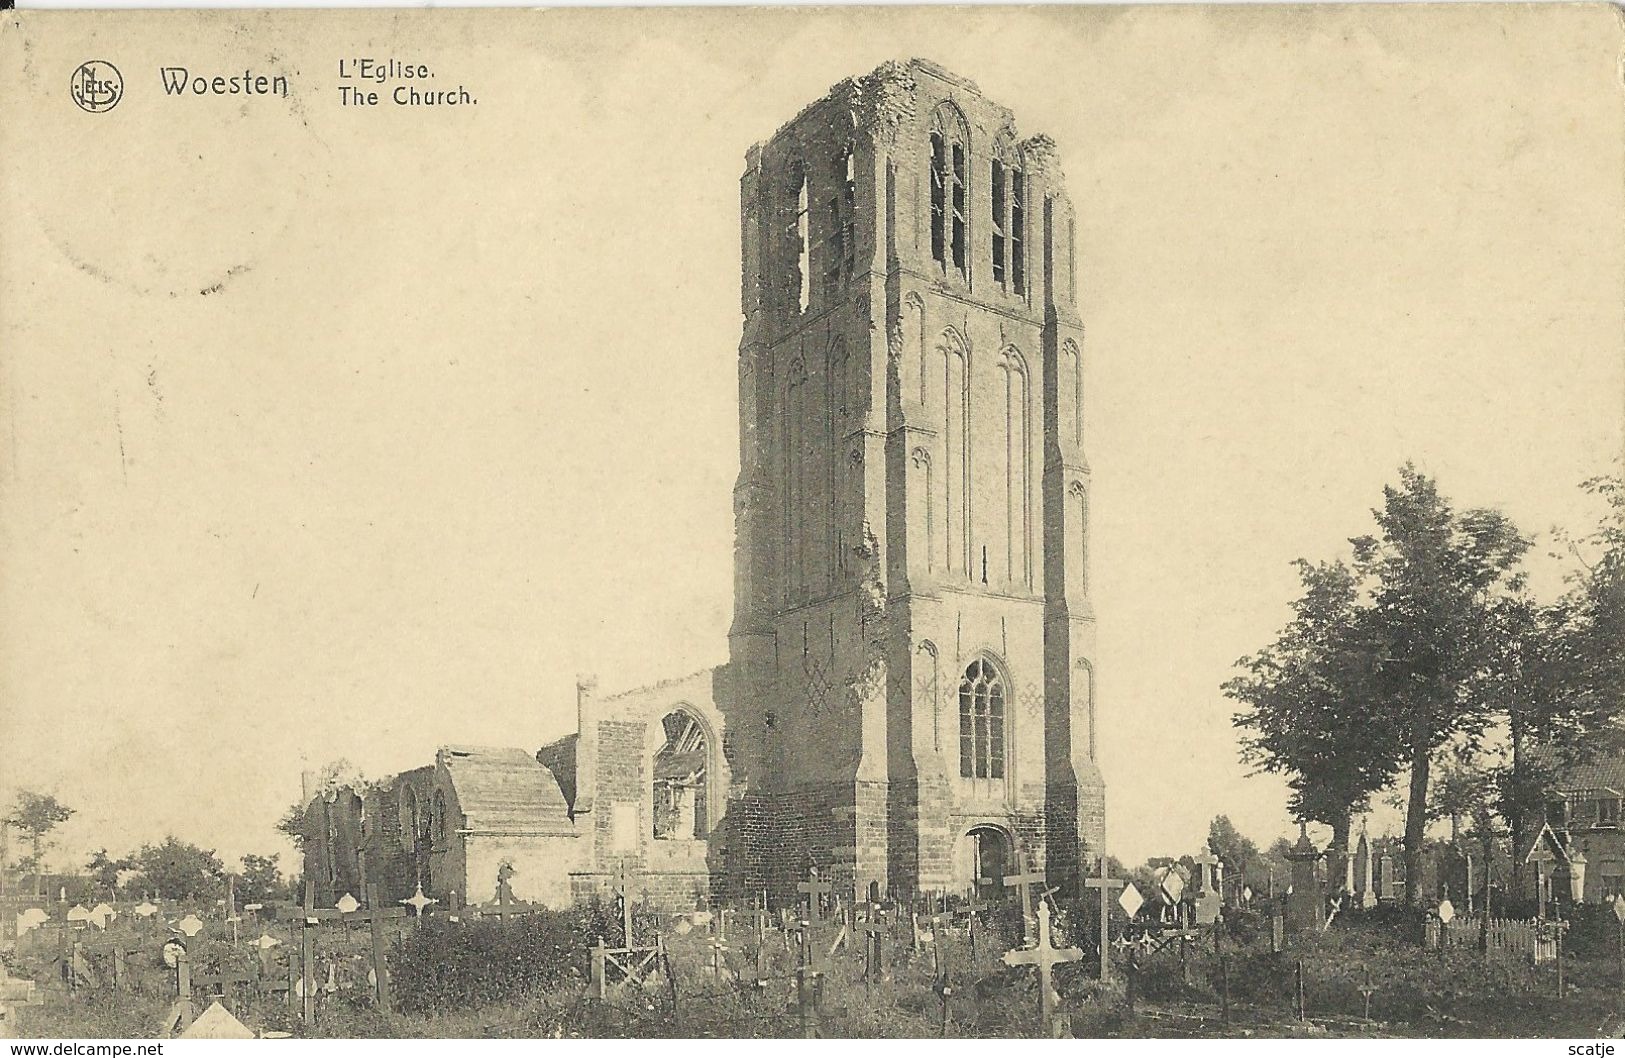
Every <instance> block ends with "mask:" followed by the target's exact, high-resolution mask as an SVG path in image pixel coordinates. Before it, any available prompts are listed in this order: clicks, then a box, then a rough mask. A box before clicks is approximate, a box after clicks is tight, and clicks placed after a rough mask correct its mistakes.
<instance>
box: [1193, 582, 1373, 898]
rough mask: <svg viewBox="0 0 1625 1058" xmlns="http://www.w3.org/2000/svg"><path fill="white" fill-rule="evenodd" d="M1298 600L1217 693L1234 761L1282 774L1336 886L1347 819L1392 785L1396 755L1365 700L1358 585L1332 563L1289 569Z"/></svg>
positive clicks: (1364, 637) (1369, 657)
mask: <svg viewBox="0 0 1625 1058" xmlns="http://www.w3.org/2000/svg"><path fill="white" fill-rule="evenodd" d="M1297 568H1298V577H1299V580H1300V582H1301V584H1302V587H1303V593H1302V595H1300V596H1299V598H1298V599H1297V600H1296V601H1295V602H1294V603H1293V604H1292V620H1291V621H1290V622H1289V623H1288V624H1287V626H1286V628H1285V629H1283V630H1282V631H1281V633H1280V634H1279V635H1278V636H1277V637H1276V639H1275V641H1274V642H1273V643H1271V644H1270V645H1269V646H1267V647H1265V648H1264V649H1263V650H1261V651H1259V652H1258V653H1257V654H1254V655H1251V656H1249V657H1244V658H1242V659H1241V660H1240V661H1238V662H1237V663H1236V664H1237V666H1238V667H1239V668H1241V669H1243V670H1244V673H1243V675H1240V676H1237V677H1235V678H1233V679H1230V680H1228V681H1226V682H1225V684H1224V686H1223V689H1224V693H1225V694H1226V695H1227V696H1229V697H1230V698H1231V699H1233V700H1235V701H1237V702H1240V703H1241V704H1242V705H1243V706H1244V708H1243V709H1242V711H1240V712H1238V713H1236V714H1235V715H1234V716H1233V717H1232V721H1233V723H1234V724H1235V725H1236V727H1237V728H1238V729H1240V731H1241V732H1242V735H1241V758H1242V761H1243V762H1244V763H1247V764H1250V765H1252V766H1253V767H1254V768H1255V769H1256V770H1257V771H1262V772H1270V773H1274V774H1280V775H1285V776H1286V777H1287V785H1288V787H1290V788H1291V790H1292V797H1291V800H1290V801H1289V803H1288V807H1289V808H1290V810H1291V811H1292V814H1293V815H1294V817H1296V818H1297V819H1300V820H1304V821H1309V822H1319V823H1325V824H1326V825H1327V826H1329V827H1331V828H1332V848H1331V857H1330V859H1329V861H1328V870H1329V872H1330V875H1329V876H1330V877H1332V878H1341V877H1343V873H1344V869H1345V868H1344V864H1343V859H1342V858H1343V857H1345V856H1346V855H1347V854H1348V850H1349V835H1350V831H1351V829H1352V825H1353V816H1354V813H1356V812H1358V811H1361V810H1362V809H1364V808H1366V807H1367V806H1368V804H1369V801H1370V798H1371V795H1372V794H1374V793H1376V792H1377V791H1379V790H1381V789H1382V788H1383V787H1384V786H1386V785H1387V784H1388V783H1389V782H1390V781H1391V779H1392V778H1393V775H1394V772H1395V770H1396V768H1397V766H1398V761H1399V754H1400V750H1401V745H1400V739H1399V737H1398V732H1397V731H1396V729H1395V726H1394V722H1393V719H1394V718H1393V717H1392V715H1391V714H1390V713H1389V712H1388V711H1387V710H1386V709H1384V708H1383V706H1384V703H1383V702H1382V700H1381V699H1380V698H1379V697H1378V696H1377V694H1376V693H1375V687H1374V681H1375V677H1376V673H1377V671H1378V669H1379V667H1380V664H1381V656H1380V654H1379V647H1380V641H1379V639H1378V636H1377V629H1375V628H1374V627H1373V625H1372V622H1371V620H1370V619H1369V610H1368V608H1365V607H1362V600H1361V590H1360V582H1359V577H1358V575H1357V574H1356V571H1355V570H1353V569H1351V568H1350V567H1349V566H1348V565H1346V564H1344V563H1342V562H1322V563H1319V564H1313V563H1310V562H1306V561H1303V560H1301V559H1300V560H1299V561H1298V563H1297Z"/></svg>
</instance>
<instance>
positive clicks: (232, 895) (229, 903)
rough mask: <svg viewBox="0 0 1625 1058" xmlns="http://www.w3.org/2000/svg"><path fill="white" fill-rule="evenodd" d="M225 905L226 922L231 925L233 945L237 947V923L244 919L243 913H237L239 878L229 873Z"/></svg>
mask: <svg viewBox="0 0 1625 1058" xmlns="http://www.w3.org/2000/svg"><path fill="white" fill-rule="evenodd" d="M225 905H226V922H227V923H229V924H230V926H231V946H232V947H234V948H235V947H236V946H237V939H238V938H237V923H239V922H241V921H242V920H243V919H242V916H241V915H239V914H237V879H236V878H235V877H233V876H232V875H229V874H228V875H226V900H225Z"/></svg>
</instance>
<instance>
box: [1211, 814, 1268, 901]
mask: <svg viewBox="0 0 1625 1058" xmlns="http://www.w3.org/2000/svg"><path fill="white" fill-rule="evenodd" d="M1207 847H1208V851H1210V852H1212V853H1213V855H1215V856H1217V857H1219V859H1220V860H1221V861H1223V863H1224V877H1225V881H1226V882H1227V883H1228V888H1231V889H1239V888H1240V887H1241V886H1242V885H1244V884H1245V879H1246V878H1247V877H1248V874H1249V872H1251V871H1252V870H1253V869H1254V867H1255V866H1256V865H1257V864H1258V862H1259V852H1258V846H1257V845H1255V844H1253V842H1252V839H1250V838H1248V837H1247V836H1245V835H1244V834H1242V833H1241V832H1240V831H1239V830H1237V829H1236V826H1235V824H1234V823H1232V822H1230V817H1229V816H1223V815H1221V816H1214V817H1213V822H1211V823H1209V824H1208V827H1207Z"/></svg>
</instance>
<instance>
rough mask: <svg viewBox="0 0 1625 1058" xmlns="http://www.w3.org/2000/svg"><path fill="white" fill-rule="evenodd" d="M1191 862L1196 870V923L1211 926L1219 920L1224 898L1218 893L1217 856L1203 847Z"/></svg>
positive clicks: (1219, 885)
mask: <svg viewBox="0 0 1625 1058" xmlns="http://www.w3.org/2000/svg"><path fill="white" fill-rule="evenodd" d="M1193 862H1194V863H1195V864H1196V871H1197V874H1196V885H1197V892H1196V924H1197V925H1198V926H1211V925H1212V924H1213V923H1215V922H1217V921H1218V920H1219V912H1220V910H1221V909H1222V908H1223V906H1224V898H1223V896H1222V895H1221V894H1220V889H1221V883H1220V881H1219V873H1218V870H1219V858H1218V857H1217V856H1215V855H1213V854H1212V853H1211V852H1208V851H1207V850H1206V849H1204V850H1202V853H1201V855H1199V856H1196V857H1195V858H1194V860H1193Z"/></svg>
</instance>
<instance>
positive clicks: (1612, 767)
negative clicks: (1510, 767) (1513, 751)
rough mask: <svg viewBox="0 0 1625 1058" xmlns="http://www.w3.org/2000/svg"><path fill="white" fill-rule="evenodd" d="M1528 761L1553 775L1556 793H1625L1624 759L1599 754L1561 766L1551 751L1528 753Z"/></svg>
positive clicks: (1614, 755) (1560, 761)
mask: <svg viewBox="0 0 1625 1058" xmlns="http://www.w3.org/2000/svg"><path fill="white" fill-rule="evenodd" d="M1529 755H1530V757H1531V759H1532V760H1533V761H1534V762H1535V763H1536V764H1538V765H1539V766H1541V767H1545V768H1550V769H1552V771H1553V772H1554V773H1555V774H1556V781H1555V782H1554V783H1553V784H1552V785H1553V786H1554V787H1555V788H1556V789H1557V790H1558V791H1560V792H1561V791H1572V790H1601V789H1610V790H1619V791H1620V792H1622V793H1625V756H1620V755H1618V754H1598V755H1597V756H1595V757H1592V758H1590V759H1589V760H1582V761H1576V762H1575V763H1572V764H1564V763H1563V762H1562V760H1561V759H1560V758H1559V757H1558V755H1557V754H1556V753H1554V752H1552V751H1551V750H1544V749H1542V750H1531V751H1530V754H1529Z"/></svg>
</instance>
